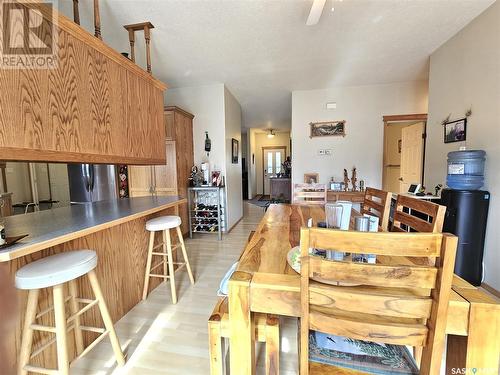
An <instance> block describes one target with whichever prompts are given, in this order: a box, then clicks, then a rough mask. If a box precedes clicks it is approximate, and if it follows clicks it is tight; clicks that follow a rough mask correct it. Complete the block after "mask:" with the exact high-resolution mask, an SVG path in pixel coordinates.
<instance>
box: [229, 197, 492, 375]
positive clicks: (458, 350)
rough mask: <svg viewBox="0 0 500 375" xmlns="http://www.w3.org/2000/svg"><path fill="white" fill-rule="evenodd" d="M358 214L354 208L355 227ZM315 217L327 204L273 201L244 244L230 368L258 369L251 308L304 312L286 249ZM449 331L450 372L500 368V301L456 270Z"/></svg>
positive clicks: (232, 312) (234, 287)
mask: <svg viewBox="0 0 500 375" xmlns="http://www.w3.org/2000/svg"><path fill="white" fill-rule="evenodd" d="M359 215H361V214H360V213H359V212H357V211H356V210H354V209H353V210H352V214H351V229H352V228H353V224H354V218H355V217H356V216H359ZM310 219H312V223H313V224H312V225H317V224H318V223H320V222H325V209H324V206H322V205H314V206H313V205H295V204H272V205H270V206H269V207H268V209H267V211H266V213H265V215H264V216H263V218H262V219H261V221H260V223H259V224H258V226H257V229H256V230H255V233H254V235H253V236H252V238H251V239H250V241H249V242H248V243H247V245H246V246H245V248H244V250H243V253H242V254H241V257H240V260H239V263H238V267H237V269H236V272H234V273H233V275H232V277H231V279H230V281H229V291H228V300H229V301H228V302H229V322H230V327H231V329H230V337H229V340H230V347H231V354H230V366H231V374H242V375H243V374H245V375H253V374H254V373H255V366H256V361H255V329H254V325H253V324H254V323H253V319H252V314H254V313H268V314H275V315H278V316H287V317H297V318H298V317H300V275H299V274H298V273H297V272H296V271H294V270H293V269H292V267H291V266H290V265H289V264H288V261H287V254H288V252H289V251H290V250H291V249H292V248H293V247H295V246H299V243H300V228H301V227H304V226H307V224H308V222H310ZM379 230H381V229H379ZM403 246H404V245H403ZM408 259H411V258H408ZM378 261H379V259H378V258H377V262H378ZM389 261H390V260H389ZM408 261H410V260H408ZM446 334H447V350H446V374H464V373H467V374H469V373H474V374H498V373H499V372H498V370H499V353H500V304H499V302H498V300H497V299H496V298H494V297H493V296H491V295H489V294H488V293H486V292H485V291H484V290H482V289H481V288H477V287H475V286H473V285H471V284H469V283H468V282H467V281H465V280H463V279H461V278H460V277H458V276H457V275H454V277H453V283H452V291H451V294H450V301H449V307H448V313H447V323H446Z"/></svg>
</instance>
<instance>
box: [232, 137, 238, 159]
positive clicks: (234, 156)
mask: <svg viewBox="0 0 500 375" xmlns="http://www.w3.org/2000/svg"><path fill="white" fill-rule="evenodd" d="M239 148H240V143H239V142H238V140H237V139H234V138H232V139H231V160H232V162H233V164H238V153H239Z"/></svg>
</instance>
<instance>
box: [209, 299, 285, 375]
mask: <svg viewBox="0 0 500 375" xmlns="http://www.w3.org/2000/svg"><path fill="white" fill-rule="evenodd" d="M253 316H254V324H255V339H256V341H259V342H265V343H266V374H279V362H280V360H279V352H280V324H279V318H278V317H277V316H276V315H271V314H261V313H256V314H254V315H253ZM230 330H231V326H230V324H229V314H228V300H227V297H220V298H219V300H218V301H217V304H216V305H215V307H214V311H213V312H212V315H210V318H209V319H208V340H209V348H210V349H209V350H210V374H212V375H222V374H224V352H223V345H222V339H224V338H229V335H230Z"/></svg>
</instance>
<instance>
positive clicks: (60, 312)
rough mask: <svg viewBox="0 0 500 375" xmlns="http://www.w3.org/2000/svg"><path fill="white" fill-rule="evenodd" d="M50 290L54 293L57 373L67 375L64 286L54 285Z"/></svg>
mask: <svg viewBox="0 0 500 375" xmlns="http://www.w3.org/2000/svg"><path fill="white" fill-rule="evenodd" d="M52 290H53V293H54V314H55V322H56V345H57V367H58V373H59V374H62V375H68V374H69V359H68V344H67V340H66V313H65V311H64V284H58V285H55V286H54V287H53V288H52Z"/></svg>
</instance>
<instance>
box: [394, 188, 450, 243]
mask: <svg viewBox="0 0 500 375" xmlns="http://www.w3.org/2000/svg"><path fill="white" fill-rule="evenodd" d="M445 213H446V207H445V206H441V205H439V204H436V203H432V202H429V201H426V200H422V199H416V198H412V197H408V196H406V195H401V194H399V195H398V198H397V200H396V208H395V210H394V219H393V223H392V228H391V232H408V229H410V231H412V232H430V233H441V232H442V231H443V222H444V215H445ZM422 217H427V218H428V219H427V220H425V219H424V218H422Z"/></svg>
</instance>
